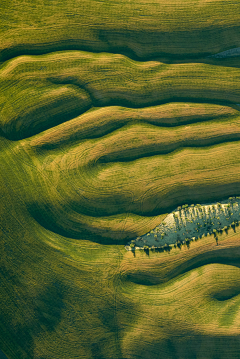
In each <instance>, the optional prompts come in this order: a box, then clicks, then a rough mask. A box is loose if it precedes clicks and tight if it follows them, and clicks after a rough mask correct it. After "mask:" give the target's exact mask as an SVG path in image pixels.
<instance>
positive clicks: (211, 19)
mask: <svg viewBox="0 0 240 359" xmlns="http://www.w3.org/2000/svg"><path fill="white" fill-rule="evenodd" d="M17 5H18V6H16V2H15V1H13V2H11V3H10V4H9V2H7V1H5V0H4V1H2V2H1V7H0V12H1V13H2V14H3V15H4V16H3V21H2V22H1V28H0V32H1V41H0V54H1V57H0V59H2V60H4V59H6V58H9V57H13V56H16V55H19V54H27V53H30V54H34V53H46V52H50V51H56V50H66V49H81V50H88V51H109V52H114V51H118V52H119V51H122V52H125V53H128V54H130V55H131V56H135V57H138V58H142V59H143V58H144V59H148V58H149V57H156V56H166V57H168V58H169V57H170V58H171V57H173V58H181V57H185V58H186V57H191V56H192V57H194V56H195V57H199V56H202V55H210V54H214V53H217V52H220V51H224V50H227V49H230V48H233V47H237V46H240V42H239V36H238V35H239V16H240V13H239V6H238V3H237V2H236V1H233V0H225V1H223V0H217V1H216V0H211V1H207V2H206V1H204V0H188V1H184V2H181V3H179V2H176V1H175V0H170V1H167V2H166V1H164V0H159V1H158V2H154V1H152V0H142V1H136V0H134V1H131V2H129V1H126V0H125V1H122V2H121V3H116V2H114V1H107V0H104V1H98V0H91V1H89V0H82V1H81V2H78V3H76V2H75V1H73V0H68V2H67V3H64V4H63V3H62V2H60V1H55V2H51V3H44V2H41V1H39V0H33V1H31V2H30V1H26V2H24V3H21V4H17ZM193 9H194V11H193ZM90 24H91V25H90ZM16 34H17V35H16Z"/></svg>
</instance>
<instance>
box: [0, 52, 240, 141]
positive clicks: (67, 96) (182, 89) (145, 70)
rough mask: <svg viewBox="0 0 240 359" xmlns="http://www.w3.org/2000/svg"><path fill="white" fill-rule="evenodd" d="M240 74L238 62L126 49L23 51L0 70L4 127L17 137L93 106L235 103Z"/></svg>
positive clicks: (239, 95) (239, 92) (0, 110)
mask: <svg viewBox="0 0 240 359" xmlns="http://www.w3.org/2000/svg"><path fill="white" fill-rule="evenodd" d="M239 76H240V70H239V69H238V68H237V67H223V66H220V67H219V69H218V68H217V67H216V66H214V65H211V64H201V63H190V64H188V63H183V64H172V65H166V64H163V63H160V62H157V61H155V62H153V61H149V62H146V63H139V62H136V61H132V60H130V59H128V58H126V57H125V56H122V55H112V54H98V55H96V54H92V53H87V52H81V51H73V52H64V53H54V54H49V55H46V56H35V57H34V56H22V57H19V58H17V59H14V60H12V61H9V62H8V63H7V64H6V66H4V67H3V68H2V70H1V72H0V79H1V87H0V88H1V91H2V92H1V97H0V115H1V117H0V121H1V129H2V131H3V133H5V136H6V137H8V138H9V139H12V140H18V139H21V138H24V137H29V136H32V135H34V134H36V133H39V132H41V131H43V130H46V129H48V128H49V127H52V126H55V125H58V124H60V123H61V122H65V121H67V120H70V119H71V118H73V117H76V116H77V115H80V114H82V113H83V112H84V111H86V110H88V109H89V108H91V107H102V106H112V105H121V106H125V107H126V106H127V107H135V108H136V107H144V106H152V105H158V104H161V103H166V102H170V101H175V102H176V101H179V102H183V101H186V102H208V103H215V104H222V105H232V106H235V105H236V104H238V103H240V89H239ZM136 78H137V79H138V80H137V81H136ZM146 84H147V85H146ZM68 101H69V102H70V105H69V107H68V106H67V103H68ZM26 103H27V104H28V107H27V108H26V106H25V104H26ZM43 113H47V116H43Z"/></svg>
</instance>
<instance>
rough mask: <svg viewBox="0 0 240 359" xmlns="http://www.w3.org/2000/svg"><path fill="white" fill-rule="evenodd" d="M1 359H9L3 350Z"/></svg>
mask: <svg viewBox="0 0 240 359" xmlns="http://www.w3.org/2000/svg"><path fill="white" fill-rule="evenodd" d="M0 359H8V358H7V357H6V355H5V354H4V353H3V352H2V351H1V350H0Z"/></svg>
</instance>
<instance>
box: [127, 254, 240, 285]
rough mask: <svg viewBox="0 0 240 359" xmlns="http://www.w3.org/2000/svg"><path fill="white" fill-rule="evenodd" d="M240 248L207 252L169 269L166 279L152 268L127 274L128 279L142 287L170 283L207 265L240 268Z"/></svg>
mask: <svg viewBox="0 0 240 359" xmlns="http://www.w3.org/2000/svg"><path fill="white" fill-rule="evenodd" d="M239 258H240V247H239V248H233V249H231V248H228V249H224V248H223V249H218V250H217V251H216V252H215V251H211V252H206V253H203V254H200V255H198V256H196V257H194V258H191V259H189V260H186V261H185V262H183V263H180V264H179V265H178V266H176V267H174V268H173V269H169V270H168V272H167V274H166V275H164V277H162V278H161V277H159V276H158V275H157V276H156V275H154V274H152V268H150V269H149V270H146V269H144V270H143V271H142V270H141V269H140V268H139V269H138V270H136V271H135V270H134V271H133V272H131V271H130V272H128V273H126V279H127V280H129V281H131V282H133V283H136V284H141V285H147V286H151V285H157V284H161V283H165V282H168V281H169V280H171V279H173V278H176V277H178V276H180V275H183V274H185V273H187V272H189V271H191V270H193V269H196V268H199V267H201V266H204V265H207V264H213V263H218V264H226V265H230V266H235V267H238V268H240V260H239Z"/></svg>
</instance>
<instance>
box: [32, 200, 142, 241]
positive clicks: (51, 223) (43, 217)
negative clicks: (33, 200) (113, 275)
mask: <svg viewBox="0 0 240 359" xmlns="http://www.w3.org/2000/svg"><path fill="white" fill-rule="evenodd" d="M28 211H29V213H30V215H31V216H32V217H33V218H34V219H35V221H36V222H38V223H39V224H40V225H41V226H42V227H44V228H45V229H47V230H49V231H52V232H54V233H57V234H59V235H61V236H63V237H67V238H72V239H79V240H81V239H84V240H89V241H92V242H96V243H100V244H105V245H112V244H118V245H125V244H127V242H128V241H129V239H133V238H135V237H136V236H137V235H136V233H135V232H130V231H124V238H123V239H121V238H119V239H118V238H116V239H114V238H110V237H107V236H104V233H103V234H102V235H99V234H98V233H97V232H93V231H91V228H90V229H87V228H86V227H85V228H84V226H83V225H81V224H79V225H78V228H77V230H74V229H73V228H68V230H65V229H64V228H63V227H60V226H59V225H57V224H56V221H55V218H54V216H53V217H51V214H52V211H51V209H50V206H49V209H48V208H46V206H44V208H40V207H38V206H36V205H35V204H33V205H29V206H28ZM105 232H106V230H105ZM114 235H116V237H119V236H122V232H116V233H113V232H112V236H114Z"/></svg>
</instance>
